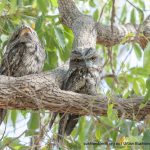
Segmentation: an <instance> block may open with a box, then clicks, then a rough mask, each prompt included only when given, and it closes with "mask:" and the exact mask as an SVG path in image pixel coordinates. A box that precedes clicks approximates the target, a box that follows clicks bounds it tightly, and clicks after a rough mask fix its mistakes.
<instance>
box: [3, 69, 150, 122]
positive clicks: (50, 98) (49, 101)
mask: <svg viewBox="0 0 150 150" xmlns="http://www.w3.org/2000/svg"><path fill="white" fill-rule="evenodd" d="M63 69H64V68H63ZM63 69H62V68H59V69H57V71H56V70H54V71H52V72H49V73H42V74H34V75H28V76H23V77H19V78H15V77H7V76H0V108H4V109H32V110H50V111H53V112H63V113H72V114H80V115H100V116H102V115H106V114H107V106H108V104H109V103H113V104H114V109H116V110H117V111H118V116H122V115H123V116H124V118H128V119H136V120H142V119H144V117H145V116H146V115H147V114H149V113H150V103H148V104H147V106H146V107H145V108H143V109H141V110H140V109H139V106H140V103H141V102H142V99H143V98H142V97H138V98H129V99H123V98H117V97H112V98H111V99H109V100H108V99H107V98H106V97H103V96H100V95H97V96H90V95H85V94H78V93H74V92H69V91H63V90H60V88H59V87H58V85H56V84H55V83H54V82H55V81H56V83H61V82H62V81H63V78H64V76H65V73H66V71H64V70H63ZM58 72H61V73H62V75H60V74H58Z"/></svg>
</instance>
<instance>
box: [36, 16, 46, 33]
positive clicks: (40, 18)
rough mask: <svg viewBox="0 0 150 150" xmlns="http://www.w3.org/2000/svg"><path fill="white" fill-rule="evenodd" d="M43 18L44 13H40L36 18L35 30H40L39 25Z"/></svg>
mask: <svg viewBox="0 0 150 150" xmlns="http://www.w3.org/2000/svg"><path fill="white" fill-rule="evenodd" d="M43 20H44V15H41V16H40V17H38V18H37V21H36V23H35V30H36V31H38V32H40V31H41V26H42V23H43Z"/></svg>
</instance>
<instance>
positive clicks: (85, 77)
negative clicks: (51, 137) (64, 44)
mask: <svg viewBox="0 0 150 150" xmlns="http://www.w3.org/2000/svg"><path fill="white" fill-rule="evenodd" d="M69 68H70V69H69V70H68V73H67V77H66V79H65V80H64V84H63V87H62V89H63V90H67V91H73V92H77V93H83V94H89V95H95V94H97V90H96V87H97V83H98V80H99V73H100V70H99V58H98V54H97V51H96V50H94V49H92V48H89V49H84V50H76V51H73V52H72V55H71V59H70V67H69ZM78 119H79V115H73V114H60V122H59V131H58V141H60V140H61V139H62V137H63V136H64V134H66V135H70V134H71V132H72V130H73V129H74V127H75V125H76V124H77V122H78Z"/></svg>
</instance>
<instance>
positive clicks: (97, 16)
mask: <svg viewBox="0 0 150 150" xmlns="http://www.w3.org/2000/svg"><path fill="white" fill-rule="evenodd" d="M93 17H94V20H95V21H98V19H99V10H98V9H96V11H95V12H94V14H93Z"/></svg>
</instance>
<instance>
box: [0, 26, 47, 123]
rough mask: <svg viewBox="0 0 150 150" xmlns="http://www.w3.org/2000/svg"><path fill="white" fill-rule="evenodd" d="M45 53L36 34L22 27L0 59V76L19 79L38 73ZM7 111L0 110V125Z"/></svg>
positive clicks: (14, 34)
mask: <svg viewBox="0 0 150 150" xmlns="http://www.w3.org/2000/svg"><path fill="white" fill-rule="evenodd" d="M45 57H46V55H45V51H44V48H43V46H42V44H41V42H40V41H39V38H38V36H37V33H36V32H35V31H34V30H33V29H32V28H31V27H29V26H27V25H22V26H21V27H20V28H18V29H17V30H16V31H15V32H14V33H13V34H12V36H11V38H10V40H9V41H8V44H7V47H6V51H5V53H4V56H3V57H2V62H1V65H0V74H1V75H6V76H14V77H20V76H24V75H29V74H34V73H39V72H41V71H42V69H43V66H44V61H45ZM6 112H7V110H4V109H0V124H1V123H2V121H3V120H4V117H5V115H6Z"/></svg>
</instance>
